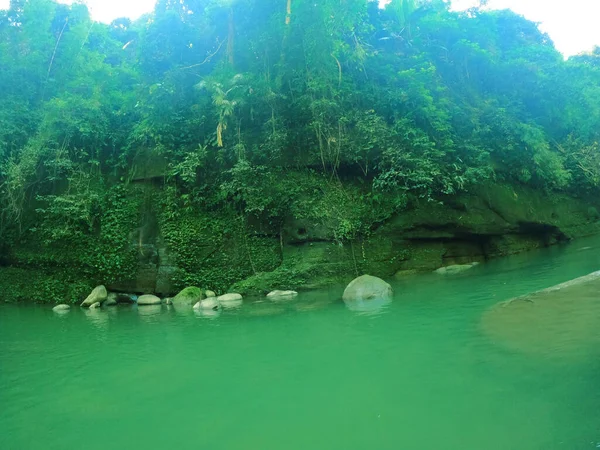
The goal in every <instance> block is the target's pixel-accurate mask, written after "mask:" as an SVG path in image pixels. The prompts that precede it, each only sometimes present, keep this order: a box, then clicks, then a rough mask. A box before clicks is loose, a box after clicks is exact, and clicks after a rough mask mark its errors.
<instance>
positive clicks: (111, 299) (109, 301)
mask: <svg viewBox="0 0 600 450" xmlns="http://www.w3.org/2000/svg"><path fill="white" fill-rule="evenodd" d="M117 303H118V301H117V294H115V293H114V292H111V293H110V294H108V297H107V298H106V301H105V302H104V306H116V305H117Z"/></svg>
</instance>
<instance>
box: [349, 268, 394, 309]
mask: <svg viewBox="0 0 600 450" xmlns="http://www.w3.org/2000/svg"><path fill="white" fill-rule="evenodd" d="M392 295H393V290H392V287H391V286H390V285H389V284H388V283H386V282H385V281H383V280H382V279H381V278H377V277H373V276H370V275H362V276H360V277H358V278H356V279H354V280H353V281H351V282H350V284H349V285H348V286H347V287H346V290H344V295H343V296H342V298H343V300H344V303H345V304H346V307H347V308H348V309H350V310H351V311H357V312H360V313H377V312H379V311H380V310H381V309H382V308H383V307H384V306H385V305H387V304H388V303H390V302H391V301H392Z"/></svg>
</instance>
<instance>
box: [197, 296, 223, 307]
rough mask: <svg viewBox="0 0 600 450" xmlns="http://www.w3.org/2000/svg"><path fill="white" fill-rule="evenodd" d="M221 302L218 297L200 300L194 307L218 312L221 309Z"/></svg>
mask: <svg viewBox="0 0 600 450" xmlns="http://www.w3.org/2000/svg"><path fill="white" fill-rule="evenodd" d="M219 306H220V304H219V301H218V300H217V299H216V297H210V298H205V299H204V300H200V301H199V302H197V303H196V304H195V305H194V309H208V310H216V309H219Z"/></svg>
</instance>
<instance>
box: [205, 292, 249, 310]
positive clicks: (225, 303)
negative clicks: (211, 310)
mask: <svg viewBox="0 0 600 450" xmlns="http://www.w3.org/2000/svg"><path fill="white" fill-rule="evenodd" d="M211 298H213V297H209V298H208V299H207V300H209V299H211ZM217 301H218V302H219V304H220V305H221V306H222V307H223V308H225V309H232V308H238V307H240V306H242V303H243V302H244V300H243V299H242V296H241V295H240V294H225V295H221V296H219V297H217Z"/></svg>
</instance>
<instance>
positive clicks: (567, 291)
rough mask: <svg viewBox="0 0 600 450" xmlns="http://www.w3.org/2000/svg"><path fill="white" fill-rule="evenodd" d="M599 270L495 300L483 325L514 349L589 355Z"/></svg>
mask: <svg viewBox="0 0 600 450" xmlns="http://www.w3.org/2000/svg"><path fill="white" fill-rule="evenodd" d="M598 292H600V272H594V273H591V274H589V275H586V276H584V277H581V278H577V279H575V280H571V281H568V282H566V283H562V284H559V285H557V286H553V287H551V288H548V289H544V290H541V291H537V292H534V293H531V294H528V295H524V296H522V297H517V298H514V299H512V300H508V301H505V302H501V303H498V304H496V305H494V306H493V307H491V308H490V309H489V310H488V311H486V312H485V313H484V315H483V317H482V320H481V327H482V330H483V331H484V333H485V334H486V335H487V336H488V337H489V338H490V339H491V341H492V342H493V343H494V344H496V345H500V346H502V347H506V348H508V349H510V350H513V351H519V352H524V353H530V354H541V355H546V356H549V357H581V358H588V357H589V355H590V353H593V352H596V351H597V349H598V347H599V346H600V327H599V325H598V318H600V301H599V300H598Z"/></svg>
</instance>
